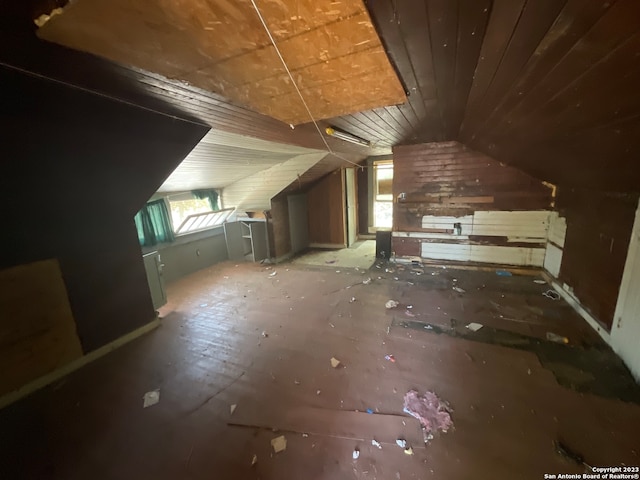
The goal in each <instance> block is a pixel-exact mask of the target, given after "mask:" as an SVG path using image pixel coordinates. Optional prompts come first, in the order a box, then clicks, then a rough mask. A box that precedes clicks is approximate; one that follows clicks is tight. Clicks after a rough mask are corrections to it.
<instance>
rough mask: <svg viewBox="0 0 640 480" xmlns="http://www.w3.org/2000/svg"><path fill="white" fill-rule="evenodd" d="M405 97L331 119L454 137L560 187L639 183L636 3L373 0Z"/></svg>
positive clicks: (402, 139) (376, 130) (350, 125)
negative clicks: (399, 102) (397, 103)
mask: <svg viewBox="0 0 640 480" xmlns="http://www.w3.org/2000/svg"><path fill="white" fill-rule="evenodd" d="M368 7H369V9H370V13H371V16H372V18H373V20H374V23H375V24H376V25H377V27H378V30H379V32H380V34H381V37H382V40H383V43H385V45H386V48H387V51H388V53H389V56H390V58H391V59H392V61H393V62H394V63H395V65H396V66H397V68H398V71H399V72H400V75H401V78H402V80H403V82H404V84H405V85H406V87H407V89H408V91H409V92H410V96H409V98H408V102H407V103H406V104H404V105H400V106H392V107H386V108H379V109H374V110H370V111H366V112H361V113H358V114H355V115H348V116H343V117H341V118H335V119H330V120H329V122H330V123H333V124H334V125H337V126H339V127H342V128H344V129H347V130H349V131H352V132H353V133H355V134H357V135H360V136H362V137H364V138H368V139H371V140H374V141H376V142H377V144H378V145H379V146H383V145H398V144H414V143H420V142H433V141H442V140H458V141H460V142H463V143H465V144H467V145H469V146H471V147H473V148H475V149H476V150H478V151H481V152H483V153H485V154H488V155H490V156H492V157H494V158H496V159H498V160H500V161H503V162H506V163H509V164H511V165H514V166H517V167H520V168H522V169H524V170H526V171H527V172H529V173H531V174H533V175H535V176H537V177H538V178H541V179H543V180H547V181H551V182H554V183H557V184H561V185H567V186H572V187H589V188H595V189H600V190H611V191H638V190H640V167H639V166H638V163H637V155H638V152H639V151H640V121H639V120H640V89H638V88H637V85H640V2H638V1H637V0H493V1H492V0H458V1H450V0H376V1H373V0H370V1H369V2H368Z"/></svg>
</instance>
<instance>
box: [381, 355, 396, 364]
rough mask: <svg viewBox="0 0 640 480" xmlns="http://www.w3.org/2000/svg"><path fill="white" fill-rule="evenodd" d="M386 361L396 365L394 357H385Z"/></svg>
mask: <svg viewBox="0 0 640 480" xmlns="http://www.w3.org/2000/svg"><path fill="white" fill-rule="evenodd" d="M384 359H385V360H387V361H389V362H391V363H395V362H396V357H394V356H393V355H385V356H384Z"/></svg>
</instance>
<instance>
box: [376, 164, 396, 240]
mask: <svg viewBox="0 0 640 480" xmlns="http://www.w3.org/2000/svg"><path fill="white" fill-rule="evenodd" d="M392 184H393V160H381V161H377V162H373V194H374V197H373V226H374V227H376V228H391V225H392V219H393V188H392Z"/></svg>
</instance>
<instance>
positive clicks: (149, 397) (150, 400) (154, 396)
mask: <svg viewBox="0 0 640 480" xmlns="http://www.w3.org/2000/svg"><path fill="white" fill-rule="evenodd" d="M142 398H143V403H142V408H147V407H151V406H153V405H155V404H156V403H158V402H159V401H160V389H158V390H152V391H150V392H147V393H145V394H144V397H142Z"/></svg>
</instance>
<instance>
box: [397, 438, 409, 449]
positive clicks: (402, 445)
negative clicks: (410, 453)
mask: <svg viewBox="0 0 640 480" xmlns="http://www.w3.org/2000/svg"><path fill="white" fill-rule="evenodd" d="M396 445H398V446H399V447H400V448H407V441H406V440H405V439H404V438H399V439H397V440H396Z"/></svg>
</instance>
